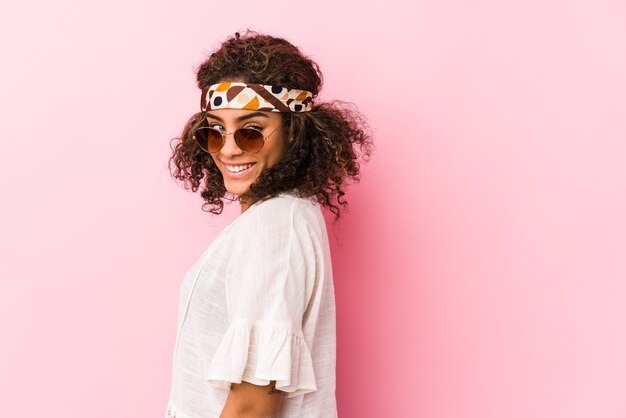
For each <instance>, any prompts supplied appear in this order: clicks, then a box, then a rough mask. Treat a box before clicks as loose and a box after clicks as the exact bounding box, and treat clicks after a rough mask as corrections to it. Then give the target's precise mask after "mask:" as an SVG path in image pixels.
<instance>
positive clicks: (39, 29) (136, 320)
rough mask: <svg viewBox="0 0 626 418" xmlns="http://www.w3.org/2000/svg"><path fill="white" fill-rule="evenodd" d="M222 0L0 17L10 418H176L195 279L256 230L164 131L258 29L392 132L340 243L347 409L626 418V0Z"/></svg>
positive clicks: (2, 372)
mask: <svg viewBox="0 0 626 418" xmlns="http://www.w3.org/2000/svg"><path fill="white" fill-rule="evenodd" d="M87 3H89V4H90V5H87ZM505 3H506V5H505ZM221 4H223V5H220V3H217V2H212V3H209V2H200V1H195V2H192V1H185V2H165V1H152V2H147V1H144V2H143V4H136V3H135V4H133V3H132V2H130V3H129V2H125V1H120V0H112V1H109V2H97V3H93V2H79V1H63V0H61V1H60V2H45V1H41V0H39V1H30V2H19V3H18V2H13V3H12V4H11V6H8V5H3V6H2V7H1V9H2V10H0V42H1V43H2V45H0V46H1V49H0V51H2V52H1V54H2V65H1V69H0V71H1V74H0V75H1V77H0V84H1V86H0V87H1V88H0V95H1V103H2V104H1V106H2V109H1V113H2V124H1V128H0V129H1V130H0V132H1V134H2V138H3V139H4V141H3V145H2V156H3V158H2V165H1V167H2V175H1V176H0V185H1V190H2V194H3V196H4V199H3V204H2V212H1V216H0V222H1V224H0V230H1V231H2V232H1V233H0V246H1V248H0V249H1V257H2V262H1V263H0V280H1V281H0V337H1V341H2V344H0V405H2V406H1V407H0V408H1V410H2V415H3V416H7V417H8V416H11V417H16V418H40V417H50V418H55V417H59V418H60V417H64V418H79V417H80V418H83V417H89V418H101V417H102V418H104V417H113V416H116V417H159V416H162V415H163V412H164V408H165V403H166V401H167V395H168V391H169V378H170V373H171V355H172V349H173V342H174V336H175V321H176V318H175V315H176V304H177V296H178V286H179V283H180V281H181V280H182V277H183V275H184V273H185V271H186V270H187V268H188V267H189V266H190V265H191V263H193V262H194V261H195V260H196V258H197V257H198V255H199V254H200V253H201V252H202V251H203V249H205V248H206V246H207V245H208V244H209V243H210V241H211V239H212V238H213V237H214V236H215V235H216V234H217V233H218V232H219V231H220V228H221V226H222V225H224V224H225V223H226V222H229V221H230V220H231V219H232V218H233V217H234V216H236V215H237V213H238V208H236V207H235V206H232V205H231V206H230V207H229V208H228V210H227V212H226V213H225V214H224V216H222V217H211V216H209V215H207V214H205V213H203V212H202V211H201V210H200V204H201V201H200V198H199V196H197V195H194V194H192V193H190V192H186V191H184V190H182V189H180V188H179V187H178V186H177V185H176V184H175V183H174V182H173V181H172V180H171V179H170V177H169V174H168V171H167V166H166V163H167V158H168V156H169V139H170V138H171V137H173V136H175V135H176V134H177V133H178V132H179V129H180V128H181V126H182V123H183V121H184V120H185V118H186V117H187V116H188V115H189V114H190V113H191V112H194V111H195V110H196V108H197V104H198V91H197V90H196V88H195V85H194V74H193V69H194V67H195V66H196V65H197V64H198V63H199V62H200V61H201V60H202V59H203V57H204V56H205V54H206V53H208V52H209V51H211V50H212V49H213V48H214V47H215V46H217V44H218V42H219V41H220V40H222V39H223V38H224V37H225V36H226V35H229V34H232V33H233V32H234V31H235V30H241V29H245V28H246V27H251V28H255V29H257V30H261V31H268V32H270V33H273V34H278V35H282V36H285V37H287V38H288V39H290V40H292V41H293V42H294V43H295V44H297V45H299V46H301V47H302V48H303V49H304V50H305V51H306V52H308V53H309V54H310V55H312V56H313V57H314V58H315V59H316V60H317V61H318V62H319V64H320V65H321V67H322V69H323V70H324V74H325V76H326V84H325V90H324V96H325V97H326V98H342V99H346V100H352V101H354V102H355V103H357V104H359V105H360V107H361V109H362V110H363V111H364V112H365V113H367V114H368V115H369V117H370V122H371V124H372V127H373V128H374V130H375V133H376V140H377V149H376V154H375V158H374V159H373V160H372V161H371V162H370V164H369V165H367V166H366V167H365V169H364V173H363V180H362V182H361V184H360V185H358V186H356V187H353V188H352V189H351V191H350V193H349V196H348V197H349V201H350V202H351V209H350V211H349V213H347V214H346V216H345V219H344V220H343V221H341V223H339V224H338V225H337V226H336V227H335V228H334V231H335V232H334V235H332V233H331V241H332V246H333V251H334V252H333V257H334V261H335V275H336V277H335V279H336V292H337V309H338V332H339V334H338V344H339V346H338V390H337V395H338V403H339V412H340V415H341V416H342V417H344V418H351V417H399V418H402V417H424V418H479V417H480V418H491V417H493V418H503V417H506V418H528V417H533V418H544V417H545V418H582V417H585V418H587V417H588V418H618V417H624V416H626V400H625V399H626V398H625V397H624V395H625V394H626V356H625V355H624V353H626V303H624V299H625V296H626V282H625V279H626V260H625V259H626V216H625V212H626V145H625V142H624V139H625V138H626V117H625V114H626V82H625V81H624V80H625V79H624V74H626V59H625V57H626V42H624V40H625V39H626V6H625V5H624V2H622V1H616V0H595V1H587V2H583V1H550V2H546V1H543V0H530V1H529V0H525V1H521V0H520V1H517V2H496V1H491V2H489V1H474V2H463V1H456V2H454V1H443V2H442V1H434V0H431V1H417V2H409V1H406V2H404V3H402V2H388V1H383V2H376V4H375V5H373V6H367V5H365V3H363V2H355V1H353V2H339V1H327V0H324V1H316V2H286V1H285V2H275V3H273V2H243V3H242V2H228V3H221ZM226 4H228V6H226ZM409 4H412V6H410V5H409ZM329 230H330V231H332V230H333V229H332V228H329Z"/></svg>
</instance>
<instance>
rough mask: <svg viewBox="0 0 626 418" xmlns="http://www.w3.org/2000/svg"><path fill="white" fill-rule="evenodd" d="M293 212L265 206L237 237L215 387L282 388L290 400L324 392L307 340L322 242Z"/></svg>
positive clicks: (212, 369) (213, 372) (211, 372)
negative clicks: (307, 319)
mask: <svg viewBox="0 0 626 418" xmlns="http://www.w3.org/2000/svg"><path fill="white" fill-rule="evenodd" d="M267 203H270V202H267ZM294 206H295V204H291V205H290V206H286V205H282V206H278V205H271V204H267V205H261V206H259V207H257V208H255V212H254V213H251V214H250V217H249V218H247V219H243V220H242V221H245V222H240V223H239V224H238V225H237V227H238V229H237V230H236V231H231V232H236V237H235V239H236V240H237V242H238V244H237V246H236V249H235V251H234V253H233V254H232V258H231V265H230V268H229V272H228V273H227V277H226V279H225V286H226V288H225V290H226V305H227V311H228V320H229V323H228V327H227V329H226V331H225V333H224V335H223V336H222V339H221V341H220V343H219V345H218V348H217V350H216V352H215V354H214V356H213V358H212V359H211V362H210V365H209V369H208V372H207V375H206V380H207V381H208V382H209V383H210V384H212V385H215V386H217V387H221V388H224V389H228V388H229V387H230V384H231V383H241V382H242V381H246V382H250V383H253V384H256V385H267V384H269V383H270V381H272V380H275V381H276V389H278V390H281V391H283V392H285V394H284V396H285V397H294V396H298V395H302V394H305V393H308V392H312V391H315V390H317V385H316V381H315V373H314V369H313V359H312V357H311V350H310V347H309V346H308V345H307V341H306V339H305V337H304V335H303V332H302V321H303V317H304V314H305V311H306V308H307V305H308V303H309V299H310V297H311V293H312V289H313V285H314V282H315V274H316V273H315V271H316V269H315V258H316V256H315V253H316V250H315V242H314V241H315V240H314V237H313V235H312V234H311V233H310V227H309V225H308V224H307V222H306V221H305V219H306V217H303V216H301V215H298V214H297V212H296V208H295V207H294ZM271 209H274V210H271Z"/></svg>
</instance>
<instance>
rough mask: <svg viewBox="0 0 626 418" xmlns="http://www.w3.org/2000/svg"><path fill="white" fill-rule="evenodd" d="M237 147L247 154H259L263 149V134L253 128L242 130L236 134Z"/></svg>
mask: <svg viewBox="0 0 626 418" xmlns="http://www.w3.org/2000/svg"><path fill="white" fill-rule="evenodd" d="M235 141H236V142H237V146H239V148H241V149H242V150H244V151H246V152H251V153H255V152H259V151H260V150H261V148H263V144H264V142H265V141H263V134H262V133H261V132H260V131H257V130H256V129H252V128H242V129H238V130H237V131H236V132H235Z"/></svg>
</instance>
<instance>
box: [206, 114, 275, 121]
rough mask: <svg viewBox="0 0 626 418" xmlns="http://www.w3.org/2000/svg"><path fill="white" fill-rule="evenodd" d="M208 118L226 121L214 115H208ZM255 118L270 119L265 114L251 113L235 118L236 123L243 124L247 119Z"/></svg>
mask: <svg viewBox="0 0 626 418" xmlns="http://www.w3.org/2000/svg"><path fill="white" fill-rule="evenodd" d="M206 115H207V116H208V117H210V118H213V119H216V120H219V121H220V122H224V119H222V118H220V117H219V116H215V115H212V114H210V113H207V114H206ZM255 116H263V117H264V118H269V116H267V115H266V114H265V113H263V112H253V113H249V114H247V115H243V116H239V117H238V118H235V121H237V122H241V121H242V120H246V119H250V118H253V117H255Z"/></svg>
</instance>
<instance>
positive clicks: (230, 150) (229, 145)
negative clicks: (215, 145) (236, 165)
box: [219, 131, 243, 158]
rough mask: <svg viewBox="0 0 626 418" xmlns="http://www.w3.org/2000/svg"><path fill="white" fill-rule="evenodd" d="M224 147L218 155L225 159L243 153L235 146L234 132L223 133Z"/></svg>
mask: <svg viewBox="0 0 626 418" xmlns="http://www.w3.org/2000/svg"><path fill="white" fill-rule="evenodd" d="M223 136H224V145H223V146H222V149H221V150H220V151H219V152H220V154H222V155H224V156H226V157H229V158H230V157H232V156H234V155H241V154H243V151H242V150H241V149H240V148H239V147H238V146H237V143H236V142H235V131H231V132H224V134H223Z"/></svg>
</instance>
